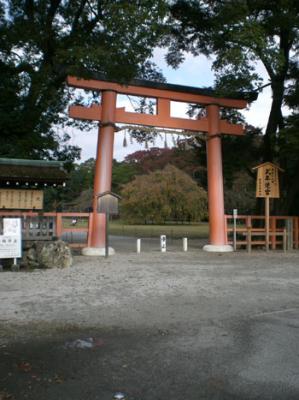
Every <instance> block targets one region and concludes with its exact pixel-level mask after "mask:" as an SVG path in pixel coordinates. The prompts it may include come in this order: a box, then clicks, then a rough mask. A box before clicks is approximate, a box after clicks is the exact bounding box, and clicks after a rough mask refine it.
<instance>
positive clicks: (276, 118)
mask: <svg viewBox="0 0 299 400" xmlns="http://www.w3.org/2000/svg"><path fill="white" fill-rule="evenodd" d="M271 88H272V104H271V110H270V115H269V119H268V124H267V128H266V132H265V135H264V150H263V158H264V161H273V158H274V155H275V154H274V147H275V142H276V135H277V131H278V129H279V128H282V127H283V116H282V112H281V107H282V102H283V94H284V79H283V78H276V79H274V80H273V81H272V83H271Z"/></svg>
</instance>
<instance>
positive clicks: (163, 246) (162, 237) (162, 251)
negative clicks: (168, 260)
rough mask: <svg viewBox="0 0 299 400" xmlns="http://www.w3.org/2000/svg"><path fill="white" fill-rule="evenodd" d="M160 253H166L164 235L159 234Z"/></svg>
mask: <svg viewBox="0 0 299 400" xmlns="http://www.w3.org/2000/svg"><path fill="white" fill-rule="evenodd" d="M160 245H161V253H166V235H161V236H160Z"/></svg>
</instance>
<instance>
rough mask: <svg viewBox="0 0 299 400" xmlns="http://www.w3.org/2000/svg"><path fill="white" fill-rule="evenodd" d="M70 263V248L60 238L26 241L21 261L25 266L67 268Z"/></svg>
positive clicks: (71, 260) (71, 261)
mask: <svg viewBox="0 0 299 400" xmlns="http://www.w3.org/2000/svg"><path fill="white" fill-rule="evenodd" d="M72 263H73V258H72V253H71V249H70V248H69V246H68V245H67V244H66V243H65V242H63V241H62V240H55V241H52V242H51V241H33V242H26V246H25V251H24V254H23V257H22V261H21V264H22V265H23V266H24V267H27V268H67V267H70V266H71V265H72Z"/></svg>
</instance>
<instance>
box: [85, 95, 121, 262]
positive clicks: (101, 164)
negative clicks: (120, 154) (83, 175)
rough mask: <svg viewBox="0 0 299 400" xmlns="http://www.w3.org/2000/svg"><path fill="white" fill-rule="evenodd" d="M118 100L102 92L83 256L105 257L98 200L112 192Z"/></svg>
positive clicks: (103, 219) (104, 236)
mask: <svg viewBox="0 0 299 400" xmlns="http://www.w3.org/2000/svg"><path fill="white" fill-rule="evenodd" d="M116 98H117V93H116V92H114V91H112V90H107V91H103V92H102V117H101V123H100V126H99V132H98V144H97V155H96V164H95V176H94V192H93V203H92V204H93V212H92V218H91V227H90V229H89V235H88V247H85V248H84V249H83V250H82V254H83V255H86V256H104V255H105V244H106V242H105V241H106V235H105V231H106V216H105V214H99V213H98V212H97V199H98V196H99V194H101V193H104V192H107V191H111V183H112V182H111V180H112V164H113V145H114V132H115V110H116ZM112 254H114V250H113V248H111V247H109V255H112Z"/></svg>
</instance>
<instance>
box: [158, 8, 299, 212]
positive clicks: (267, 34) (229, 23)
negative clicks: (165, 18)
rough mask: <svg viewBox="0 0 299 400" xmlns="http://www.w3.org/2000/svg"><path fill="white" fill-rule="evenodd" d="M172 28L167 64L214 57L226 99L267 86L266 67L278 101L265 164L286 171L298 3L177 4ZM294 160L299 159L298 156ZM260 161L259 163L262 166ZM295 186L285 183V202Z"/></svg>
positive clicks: (270, 125) (270, 120)
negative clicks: (186, 56)
mask: <svg viewBox="0 0 299 400" xmlns="http://www.w3.org/2000/svg"><path fill="white" fill-rule="evenodd" d="M169 24H170V25H171V27H172V31H171V34H170V35H169V36H168V37H167V39H166V40H165V45H167V46H169V54H168V62H169V63H170V64H171V65H173V66H174V67H176V66H178V64H179V63H180V62H181V61H182V59H183V57H184V52H191V53H192V54H193V55H198V54H200V53H202V54H205V55H207V56H213V60H214V61H213V69H214V71H215V73H216V89H217V90H218V91H219V93H220V94H222V95H227V94H230V95H231V94H234V93H235V92H237V91H240V90H243V91H248V90H252V89H254V88H259V87H260V86H261V85H262V84H263V83H266V84H267V83H268V82H267V81H266V82H262V79H261V72H260V71H262V69H261V66H263V68H264V71H266V73H267V74H268V78H269V84H270V86H271V89H272V94H273V97H272V104H271V109H270V114H269V117H268V122H267V127H266V130H265V134H264V136H263V140H262V159H263V161H274V162H276V163H278V164H280V165H281V166H282V167H284V164H286V160H285V154H284V153H285V151H284V145H283V142H285V141H286V142H288V140H286V138H284V136H285V135H286V134H287V133H286V132H287V131H283V128H284V126H285V117H284V116H283V112H282V107H283V105H284V103H287V104H288V105H289V106H290V107H295V106H297V105H298V73H299V72H298V71H299V66H298V46H299V29H298V28H299V2H298V1H296V0H253V1H247V0H224V1H218V0H212V1H208V2H207V1H204V0H199V1H198V0H177V1H174V2H173V3H172V5H171V18H170V20H169ZM288 124H289V122H288ZM283 132H284V133H283ZM288 132H291V131H289V130H288ZM290 135H291V136H292V133H290ZM294 135H295V136H296V135H298V132H297V134H295V133H293V136H294ZM290 140H293V139H290ZM295 158H298V159H299V155H297V156H296V155H295ZM259 161H260V159H256V162H257V163H258V162H259ZM293 165H294V168H295V164H293ZM286 173H287V174H288V173H289V168H287V170H286ZM291 175H292V172H291ZM290 185H291V183H290V179H289V177H286V178H285V179H284V182H283V195H284V196H285V197H287V196H289V195H290V194H289V193H291V192H292V191H293V190H294V188H293V187H292V186H290ZM290 196H291V197H293V196H292V195H290ZM298 196H299V191H297V197H298ZM281 204H284V212H288V210H290V211H291V209H292V206H290V204H289V205H287V204H288V201H287V200H286V199H284V200H283V201H282V203H281ZM289 207H291V209H290V208H289ZM298 211H299V210H298V209H297V213H298Z"/></svg>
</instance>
